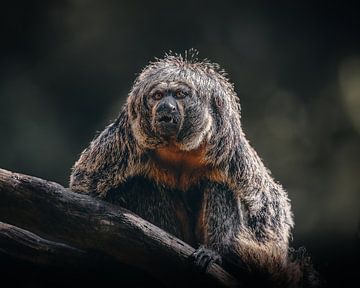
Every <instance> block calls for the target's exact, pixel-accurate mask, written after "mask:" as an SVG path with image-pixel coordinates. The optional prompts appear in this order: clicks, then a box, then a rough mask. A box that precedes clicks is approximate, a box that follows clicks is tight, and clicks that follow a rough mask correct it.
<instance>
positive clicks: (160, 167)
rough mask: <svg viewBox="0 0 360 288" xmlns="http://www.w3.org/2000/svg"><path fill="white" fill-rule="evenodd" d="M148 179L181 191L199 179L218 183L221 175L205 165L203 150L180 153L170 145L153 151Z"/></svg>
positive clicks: (202, 148) (201, 148)
mask: <svg viewBox="0 0 360 288" xmlns="http://www.w3.org/2000/svg"><path fill="white" fill-rule="evenodd" d="M152 160H153V161H152V162H151V164H150V166H151V167H150V169H149V177H150V178H152V179H154V180H155V181H156V182H158V183H163V184H165V185H167V186H169V187H171V188H175V189H179V190H182V191H186V190H188V189H189V188H190V187H191V186H192V185H194V184H196V183H198V181H199V180H200V179H208V180H212V181H219V180H220V178H221V173H220V171H218V170H217V169H215V168H213V167H211V166H210V165H209V164H207V163H206V158H205V148H204V147H203V146H201V147H200V148H198V149H196V150H193V151H181V150H179V149H178V148H177V147H176V146H174V145H170V146H169V147H163V148H159V149H157V150H155V151H154V152H153V154H152Z"/></svg>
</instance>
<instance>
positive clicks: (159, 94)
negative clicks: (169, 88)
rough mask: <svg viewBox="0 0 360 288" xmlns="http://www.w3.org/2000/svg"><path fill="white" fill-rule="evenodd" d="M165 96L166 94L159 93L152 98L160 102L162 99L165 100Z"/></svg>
mask: <svg viewBox="0 0 360 288" xmlns="http://www.w3.org/2000/svg"><path fill="white" fill-rule="evenodd" d="M163 96H164V94H163V93H161V92H159V91H158V92H155V93H154V94H153V95H152V98H153V99H155V100H160V99H161V98H163Z"/></svg>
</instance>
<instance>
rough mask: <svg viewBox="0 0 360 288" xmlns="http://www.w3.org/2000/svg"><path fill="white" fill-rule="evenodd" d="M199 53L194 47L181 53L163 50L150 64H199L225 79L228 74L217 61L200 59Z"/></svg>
mask: <svg viewBox="0 0 360 288" xmlns="http://www.w3.org/2000/svg"><path fill="white" fill-rule="evenodd" d="M199 54H200V52H199V50H197V49H196V48H190V49H187V50H185V51H184V53H183V54H181V53H177V52H173V51H172V50H169V51H168V52H165V54H164V57H163V58H157V57H155V61H152V62H150V64H155V63H159V62H163V63H169V64H175V65H179V66H200V67H203V69H204V70H213V71H214V72H217V73H219V74H220V75H221V76H223V77H225V78H226V79H227V76H228V74H227V73H226V71H225V70H224V69H222V68H221V67H220V65H219V64H218V63H215V62H212V61H210V60H209V59H208V58H203V59H200V58H199Z"/></svg>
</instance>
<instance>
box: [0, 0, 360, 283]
mask: <svg viewBox="0 0 360 288" xmlns="http://www.w3.org/2000/svg"><path fill="white" fill-rule="evenodd" d="M358 11H359V9H358V7H356V6H355V5H354V4H353V3H352V2H351V1H342V2H340V1H338V2H337V1H331V3H330V2H329V1H246V2H243V1H187V0H183V1H178V2H176V3H173V2H171V1H130V0H128V1H115V0H105V1H100V0H87V1H85V0H67V1H60V0H58V1H11V2H10V1H9V2H8V3H7V4H6V5H4V4H3V5H2V8H1V10H0V15H1V20H0V21H1V22H2V25H1V28H0V29H1V35H2V36H1V45H0V139H1V141H0V151H1V152H0V167H1V168H5V169H9V170H13V171H16V172H22V173H25V174H30V175H34V176H38V177H41V178H45V179H49V180H53V181H56V182H59V183H61V184H62V185H64V186H67V185H68V179H69V174H70V169H71V166H72V165H73V163H74V162H75V161H76V160H77V158H78V157H79V154H80V153H81V151H82V150H83V149H84V148H85V147H86V146H87V145H88V143H89V142H90V140H91V139H92V138H93V137H94V135H95V133H96V131H101V130H102V129H103V128H104V127H105V126H106V125H107V124H109V123H110V121H111V120H113V119H114V118H116V117H117V114H118V112H119V111H120V108H121V106H122V104H123V103H124V101H125V98H126V96H127V93H128V91H129V89H130V87H131V85H132V82H133V80H134V78H135V77H136V75H137V73H139V72H140V70H141V69H142V68H143V67H144V66H145V65H146V64H147V63H148V62H149V61H150V60H153V59H154V57H162V56H163V55H164V53H165V52H168V51H169V50H172V51H174V52H183V51H184V50H186V49H189V48H191V47H193V48H196V49H198V50H199V51H200V55H199V57H200V58H209V59H210V60H212V61H214V62H217V63H219V64H220V65H221V66H222V67H223V68H224V69H225V70H226V71H227V72H228V73H229V76H230V79H231V81H233V82H234V84H235V88H236V91H237V93H238V95H239V97H240V102H241V105H242V121H243V122H242V123H243V127H244V130H245V133H246V134H247V136H248V139H249V140H250V142H251V143H252V145H253V146H254V147H255V149H256V150H257V152H258V153H259V155H260V156H261V158H262V159H263V160H264V162H265V164H266V165H267V167H268V168H269V169H270V170H271V171H272V174H273V176H274V177H275V178H276V179H277V180H278V181H279V182H280V183H282V185H283V186H284V187H285V189H286V190H287V191H288V193H289V196H290V198H291V200H292V205H293V210H294V214H295V222H296V226H295V231H294V242H293V244H294V245H295V246H296V247H297V246H300V245H305V246H306V247H307V249H308V250H309V252H310V253H311V254H312V255H313V258H314V261H315V264H316V265H317V267H318V269H319V270H320V271H322V272H323V274H324V275H325V276H326V278H328V281H329V282H331V281H338V279H335V277H336V276H335V275H338V273H339V270H341V271H342V272H343V274H341V275H342V276H341V277H351V276H352V274H351V272H350V271H353V270H354V271H355V269H353V270H352V269H351V268H355V267H359V266H358V264H357V260H360V259H359V219H360V213H359V204H360V173H359V172H360V37H359V35H360V29H359V27H360V26H359V24H360V17H359V15H358V14H359V13H358ZM341 277H338V278H341ZM333 283H335V282H333Z"/></svg>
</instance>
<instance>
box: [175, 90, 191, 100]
mask: <svg viewBox="0 0 360 288" xmlns="http://www.w3.org/2000/svg"><path fill="white" fill-rule="evenodd" d="M175 96H176V98H179V99H182V98H185V97H186V96H188V93H187V92H185V91H181V90H177V91H176V92H175Z"/></svg>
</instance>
